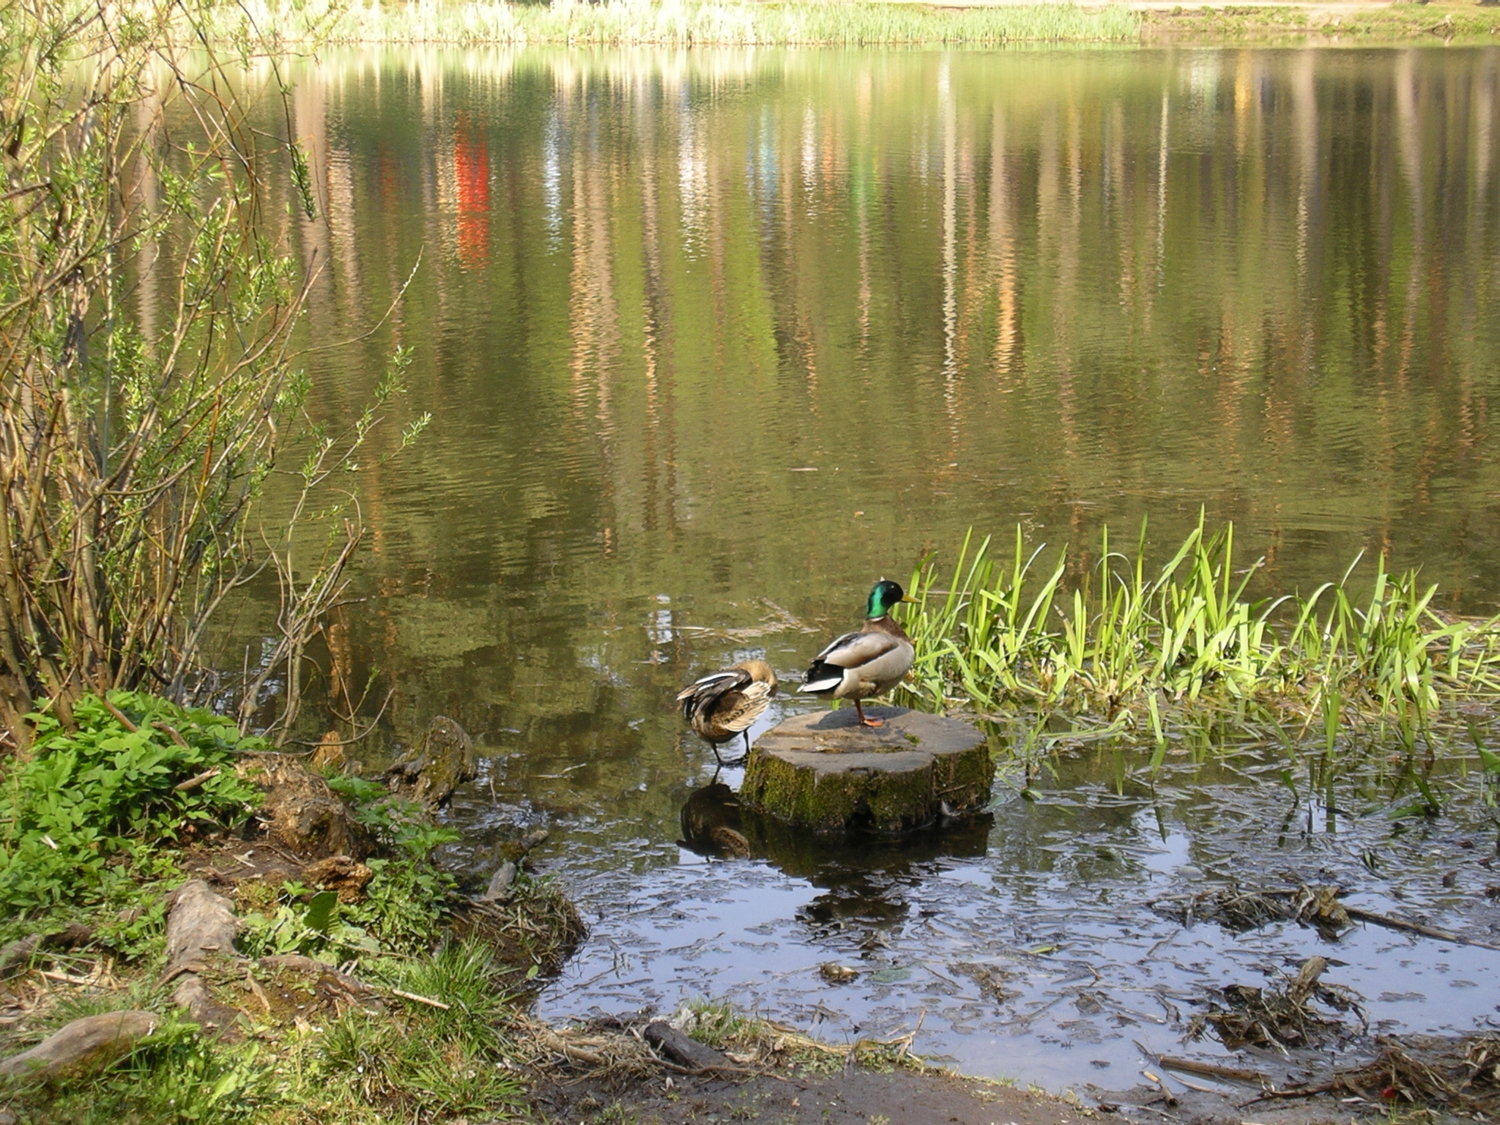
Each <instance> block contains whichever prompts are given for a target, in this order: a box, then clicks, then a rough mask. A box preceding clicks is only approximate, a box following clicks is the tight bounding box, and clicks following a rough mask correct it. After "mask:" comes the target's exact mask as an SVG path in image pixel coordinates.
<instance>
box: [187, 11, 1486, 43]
mask: <svg viewBox="0 0 1500 1125" xmlns="http://www.w3.org/2000/svg"><path fill="white" fill-rule="evenodd" d="M216 19H217V20H218V24H219V32H220V34H221V35H222V36H224V37H225V38H232V37H234V36H237V35H241V34H244V33H245V32H247V31H249V32H251V33H252V34H268V35H270V36H271V37H272V38H276V37H280V38H281V39H282V40H283V41H284V42H287V43H289V44H294V43H299V42H313V41H321V42H328V43H342V44H439V45H462V46H480V45H491V46H525V45H532V44H554V45H568V46H666V47H694V46H700V47H709V46H719V47H745V46H819V47H873V46H927V47H936V46H981V47H984V46H988V47H993V46H1001V45H1005V44H1047V43H1114V44H1122V45H1124V44H1142V43H1144V44H1147V45H1151V44H1174V45H1175V44H1183V45H1187V44H1192V45H1215V44H1236V45H1239V44H1254V43H1326V44H1342V45H1354V44H1359V45H1371V44H1380V43H1413V42H1416V43H1421V42H1427V43H1447V42H1455V41H1456V42H1467V43H1483V42H1495V37H1496V36H1497V35H1500V8H1494V7H1487V6H1483V5H1480V4H1477V3H1464V4H1456V5H1447V6H1439V5H1424V4H1393V5H1390V6H1388V7H1376V6H1369V7H1339V8H1328V7H1313V6H1305V5H1287V6H1284V7H1235V6H1233V5H1222V6H1218V7H1214V6H1196V5H1195V6H1189V7H1182V8H1175V9H1173V10H1165V11H1164V10H1146V9H1139V8H1132V7H1131V6H1130V5H1129V4H1115V5H1108V6H1100V7H1081V6H1077V5H1074V4H1070V3H1038V4H1014V5H1010V4H1007V5H998V6H973V7H960V8H950V7H942V6H937V5H934V6H928V5H926V4H917V3H886V2H872V3H828V2H825V3H818V2H809V0H791V2H787V3H754V2H748V0H718V2H702V0H660V2H656V3H640V2H632V0H609V2H606V3H598V4H591V3H583V2H575V3H561V4H506V3H496V2H493V0H452V2H434V0H417V2H414V3H405V4H401V3H386V4H382V3H379V2H378V0H377V2H373V3H359V2H356V3H354V4H350V5H343V4H338V3H334V2H332V0H313V2H311V3H307V4H303V5H297V6H285V5H282V4H280V3H268V2H267V0H254V2H252V3H248V4H246V5H244V6H242V7H235V8H224V9H222V10H221V11H220V12H219V13H218V14H217V16H216Z"/></svg>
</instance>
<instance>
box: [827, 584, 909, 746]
mask: <svg viewBox="0 0 1500 1125" xmlns="http://www.w3.org/2000/svg"><path fill="white" fill-rule="evenodd" d="M911 600H912V599H911V598H908V597H907V596H906V591H905V590H903V589H901V587H900V586H898V585H897V584H896V583H894V582H890V581H887V580H886V579H883V578H882V579H881V580H880V581H879V582H877V583H875V588H874V589H873V590H871V591H870V604H869V607H868V608H867V609H866V610H865V627H864V628H863V629H861V630H860V631H859V632H857V633H845V634H844V635H843V636H842V637H840V638H839V639H838V640H836V641H834V642H833V643H832V644H831V645H829V646H828V647H827V648H825V649H824V650H823V651H822V652H820V653H818V655H817V656H815V657H813V662H812V666H811V667H809V668H808V670H807V675H805V676H803V677H802V686H801V687H800V688H799V689H798V690H799V691H805V692H809V693H811V694H812V695H822V696H831V697H833V698H834V699H852V700H854V709H855V710H856V711H857V712H859V721H860V723H862V724H863V725H864V726H867V727H879V726H884V725H885V723H884V722H883V721H882V720H880V719H867V718H865V709H864V708H863V707H862V706H860V701H861V700H863V699H869V698H870V696H872V695H883V694H885V693H886V692H887V691H889V690H890V689H891V688H893V687H895V686H896V685H897V684H898V683H900V682H901V678H902V677H903V676H905V675H906V673H907V672H909V671H910V670H911V662H912V660H913V659H914V658H915V657H916V646H914V645H913V644H912V642H911V638H910V637H908V636H907V635H906V630H904V629H902V628H901V626H900V625H897V624H896V623H895V622H894V621H892V620H891V616H890V615H891V610H892V609H893V608H895V606H896V603H897V602H909V601H911Z"/></svg>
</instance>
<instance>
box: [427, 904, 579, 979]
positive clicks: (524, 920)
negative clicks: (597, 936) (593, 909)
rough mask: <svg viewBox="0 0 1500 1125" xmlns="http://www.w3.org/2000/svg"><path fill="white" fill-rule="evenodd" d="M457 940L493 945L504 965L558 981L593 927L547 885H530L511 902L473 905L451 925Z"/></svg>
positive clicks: (458, 913) (459, 911)
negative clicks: (533, 968) (531, 970)
mask: <svg viewBox="0 0 1500 1125" xmlns="http://www.w3.org/2000/svg"><path fill="white" fill-rule="evenodd" d="M449 928H450V931H451V932H452V934H453V936H454V937H455V938H458V939H459V940H465V939H469V938H474V939H477V940H479V941H483V942H484V943H485V944H486V945H488V946H489V947H490V949H491V951H492V953H493V955H494V958H495V960H496V961H498V962H499V963H500V964H502V965H515V966H520V967H521V968H522V969H529V968H530V966H533V965H535V966H537V967H538V969H539V970H540V972H542V973H543V974H545V975H548V976H552V975H555V974H556V973H558V972H560V971H561V970H562V966H563V962H564V961H566V960H567V959H568V957H569V956H570V955H571V954H572V952H573V951H574V950H575V949H577V948H578V945H579V943H580V942H581V941H583V939H584V938H585V937H586V936H587V935H588V925H587V924H586V923H585V922H584V920H583V916H582V915H581V914H579V913H578V908H577V907H576V906H574V905H573V903H572V901H571V900H570V899H568V898H567V897H566V896H565V895H563V894H562V893H561V892H560V891H558V890H556V889H555V888H553V887H552V886H551V884H549V883H547V882H545V881H539V882H527V883H525V884H523V889H521V890H520V891H518V892H517V893H515V894H513V895H512V896H511V897H510V898H508V899H507V901H505V902H485V901H483V900H479V899H471V900H469V901H467V902H464V903H461V904H459V905H458V906H457V907H456V908H455V909H454V910H453V913H452V915H451V917H450V920H449Z"/></svg>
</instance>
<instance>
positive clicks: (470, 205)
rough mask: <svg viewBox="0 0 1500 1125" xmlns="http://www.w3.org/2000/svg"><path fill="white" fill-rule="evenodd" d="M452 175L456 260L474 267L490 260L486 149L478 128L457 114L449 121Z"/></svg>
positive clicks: (467, 266)
mask: <svg viewBox="0 0 1500 1125" xmlns="http://www.w3.org/2000/svg"><path fill="white" fill-rule="evenodd" d="M453 178H454V179H455V180H456V181H457V183H458V261H459V264H460V265H462V266H463V267H464V268H465V269H478V268H480V267H482V266H485V265H488V264H489V260H490V220H489V213H490V153H489V148H488V147H487V146H486V145H485V143H484V137H483V135H482V134H481V133H480V132H479V130H477V129H474V128H471V127H470V125H469V121H468V119H467V118H466V117H465V116H463V115H460V116H459V118H458V120H457V121H455V122H454V124H453Z"/></svg>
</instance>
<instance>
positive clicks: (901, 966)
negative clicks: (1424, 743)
mask: <svg viewBox="0 0 1500 1125" xmlns="http://www.w3.org/2000/svg"><path fill="white" fill-rule="evenodd" d="M1254 764H1255V763H1253V762H1246V763H1243V765H1246V766H1253V765H1254ZM1170 772H1171V771H1164V776H1163V777H1162V778H1160V779H1158V786H1157V797H1156V798H1155V799H1153V798H1152V797H1151V796H1150V795H1149V794H1146V793H1137V794H1133V795H1132V794H1130V793H1125V794H1121V793H1119V792H1112V791H1108V790H1105V789H1102V788H1100V787H1097V786H1096V785H1091V784H1087V783H1083V784H1068V782H1069V779H1068V778H1066V777H1060V778H1059V779H1058V780H1057V782H1056V783H1055V784H1056V785H1057V786H1058V788H1057V789H1056V790H1054V791H1052V792H1044V793H1043V794H1042V795H1041V799H1040V800H1037V801H1021V800H1019V799H1014V800H1011V801H1008V802H1006V803H1004V804H1002V805H1001V806H1000V808H998V809H997V810H996V811H995V814H994V818H993V821H992V822H989V823H988V824H986V825H984V826H982V827H981V829H980V832H979V846H978V847H977V848H976V847H975V844H974V836H973V831H974V830H973V829H972V828H970V829H967V830H963V829H961V830H960V831H959V832H958V833H957V834H956V835H955V840H956V844H957V847H958V850H960V851H962V852H966V853H967V854H960V855H945V854H943V844H942V836H941V835H940V834H927V835H925V836H924V837H922V838H921V839H920V840H918V841H915V842H912V841H907V842H906V844H905V845H904V846H903V845H902V844H901V843H899V842H889V841H888V842H876V843H875V844H874V845H873V846H871V847H867V848H864V849H862V850H861V851H860V852H858V853H854V852H841V851H840V849H838V848H835V847H829V848H827V849H826V850H825V855H824V858H823V859H822V860H820V861H819V862H816V863H814V864H813V865H812V866H811V867H809V866H808V864H807V863H806V857H805V856H803V855H791V856H790V857H787V856H778V855H775V854H772V855H768V856H761V857H758V858H754V859H729V860H721V859H705V858H704V857H702V856H698V855H695V854H694V853H692V852H689V851H687V850H686V849H682V850H680V851H679V853H678V857H677V861H676V862H673V863H666V864H661V865H658V866H651V867H648V868H646V869H645V870H642V871H640V872H638V873H636V874H632V875H630V876H628V877H622V874H621V870H620V868H619V866H618V865H617V864H616V863H614V862H611V860H610V855H609V848H608V847H605V848H602V849H600V850H593V849H590V848H587V847H584V848H575V847H572V846H570V847H568V848H566V849H564V851H565V853H566V858H563V859H561V860H560V862H559V864H558V865H557V867H556V868H554V869H557V870H560V872H561V873H562V875H563V877H564V879H565V881H566V882H567V884H568V886H569V887H570V889H571V891H572V892H573V893H574V894H575V895H576V896H577V897H578V898H579V900H580V902H581V904H582V906H583V908H584V910H585V912H586V915H587V916H588V918H589V920H590V924H591V926H592V927H593V929H592V932H591V935H590V937H589V939H588V941H587V943H586V944H585V946H584V947H583V949H582V950H581V951H580V952H579V954H578V955H577V956H576V957H575V958H574V959H573V960H572V961H571V962H570V963H569V965H568V966H567V968H566V970H565V972H564V974H563V975H562V977H561V978H560V979H558V980H557V981H555V982H554V983H553V984H551V985H550V986H549V987H548V989H547V990H546V991H545V992H544V994H543V996H542V998H541V1002H540V1007H541V1012H542V1014H543V1015H545V1016H546V1017H548V1018H552V1019H563V1018H571V1017H585V1016H590V1015H596V1014H600V1013H609V1014H620V1013H622V1012H630V1011H636V1010H640V1009H654V1010H657V1011H667V1010H670V1009H673V1008H675V1007H676V1006H677V1005H678V1004H680V1003H682V1002H683V1001H687V1000H694V999H713V1000H727V1001H729V1002H731V1003H733V1004H734V1005H735V1006H736V1007H738V1008H740V1009H741V1010H747V1011H760V1012H765V1013H768V1014H774V1015H775V1016H776V1018H778V1019H783V1020H789V1021H791V1022H793V1023H796V1024H799V1025H801V1026H803V1027H805V1028H806V1029H808V1030H809V1031H812V1032H814V1033H816V1034H819V1035H822V1036H824V1037H825V1038H829V1039H831V1040H833V1041H836V1042H837V1041H844V1040H848V1039H852V1038H854V1037H856V1036H860V1035H873V1036H880V1037H884V1036H894V1035H899V1034H902V1033H904V1032H906V1031H910V1030H912V1029H913V1028H916V1027H917V1026H918V1025H919V1024H920V1028H921V1030H920V1033H919V1034H918V1036H917V1040H916V1044H915V1049H917V1050H918V1051H920V1052H923V1053H925V1054H928V1055H932V1056H937V1057H941V1058H946V1059H949V1060H951V1061H952V1062H954V1063H956V1064H957V1065H958V1066H960V1067H961V1068H962V1069H963V1070H964V1071H966V1072H969V1073H974V1074H981V1075H989V1076H994V1077H1023V1078H1024V1079H1025V1080H1027V1081H1032V1082H1038V1083H1040V1084H1043V1085H1045V1086H1048V1087H1052V1088H1063V1087H1068V1086H1078V1085H1081V1084H1084V1083H1088V1082H1094V1083H1105V1084H1108V1083H1121V1084H1125V1083H1130V1082H1133V1081H1134V1077H1135V1074H1136V1071H1137V1069H1138V1068H1139V1066H1140V1065H1141V1057H1140V1049H1139V1047H1138V1046H1137V1043H1140V1044H1144V1045H1145V1046H1147V1047H1148V1048H1150V1049H1151V1050H1153V1051H1158V1052H1163V1053H1169V1054H1177V1055H1195V1056H1199V1057H1203V1058H1207V1059H1213V1058H1223V1057H1224V1056H1225V1054H1226V1052H1225V1051H1224V1049H1223V1048H1222V1047H1221V1046H1220V1045H1218V1044H1217V1043H1216V1042H1215V1041H1213V1040H1211V1039H1207V1038H1205V1039H1201V1040H1196V1041H1186V1040H1185V1036H1186V1035H1187V1031H1188V1024H1189V1021H1190V1020H1191V1017H1192V1016H1193V1015H1194V1014H1197V1013H1200V1012H1202V1011H1204V1010H1205V1008H1204V1004H1205V1001H1206V1000H1208V999H1209V998H1211V997H1212V996H1213V994H1214V993H1213V990H1215V989H1219V988H1223V987H1224V986H1226V985H1229V984H1232V983H1242V984H1248V985H1254V986H1265V985H1268V984H1275V983H1277V982H1282V983H1284V982H1285V980H1286V979H1288V978H1289V977H1290V975H1292V974H1294V973H1295V972H1296V970H1297V968H1298V967H1299V966H1300V965H1301V964H1302V962H1303V961H1305V960H1306V959H1307V958H1308V957H1310V956H1312V955H1314V954H1321V955H1323V956H1325V957H1327V958H1328V959H1329V962H1330V968H1329V970H1328V972H1327V974H1326V975H1325V978H1324V979H1325V981H1327V982H1330V983H1335V984H1338V985H1340V986H1343V987H1344V988H1347V989H1350V990H1352V992H1353V993H1354V994H1356V995H1357V996H1358V997H1359V998H1360V1003H1361V1004H1362V1006H1363V1008H1364V1011H1365V1013H1366V1015H1367V1018H1368V1020H1369V1023H1370V1027H1371V1028H1372V1029H1375V1030H1379V1031H1438V1032H1450V1033H1459V1032H1463V1031H1467V1030H1473V1029H1475V1028H1476V1027H1485V1026H1493V1025H1495V1017H1496V1008H1495V997H1496V995H1500V953H1497V952H1493V951H1491V950H1487V949H1482V948H1478V947H1475V946H1466V945H1460V944H1455V943H1452V942H1443V941H1435V940H1433V939H1431V938H1426V937H1420V936H1417V935H1414V934H1409V933H1401V932H1397V931H1393V930H1388V929H1383V928H1380V927H1377V926H1371V925H1358V926H1356V927H1354V928H1353V929H1351V930H1350V931H1348V932H1347V933H1345V934H1344V935H1342V936H1341V937H1339V938H1338V939H1337V940H1336V941H1334V940H1329V939H1327V938H1324V937H1322V936H1320V935H1319V933H1318V932H1317V931H1316V930H1314V929H1312V928H1309V927H1304V926H1300V925H1298V924H1296V923H1293V922H1274V923H1271V924H1269V925H1266V926H1263V927H1261V928H1259V929H1255V930H1251V931H1248V932H1244V933H1235V932H1231V931H1229V930H1227V929H1224V928H1223V927H1221V926H1219V925H1218V924H1216V923H1213V922H1208V921H1196V922H1189V923H1187V924H1184V923H1183V922H1182V921H1180V920H1174V916H1173V914H1172V912H1171V911H1170V910H1164V909H1160V908H1154V907H1157V905H1158V904H1160V903H1161V901H1162V900H1165V899H1181V898H1183V897H1185V896H1190V895H1192V894H1195V893H1198V892H1200V891H1205V890H1210V891H1211V890H1215V889H1220V888H1225V887H1230V886H1238V887H1243V888H1247V889H1248V888H1256V887H1268V886H1276V887H1281V886H1287V885H1293V886H1294V885H1296V884H1297V883H1298V882H1304V883H1312V882H1331V883H1337V884H1338V885H1340V886H1343V887H1345V888H1347V889H1349V890H1350V892H1351V893H1350V895H1349V896H1348V899H1347V902H1348V903H1349V904H1350V905H1356V906H1360V907H1363V908H1365V909H1367V910H1373V911H1377V912H1385V913H1390V914H1396V915H1400V916H1403V917H1418V916H1420V917H1425V918H1429V919H1430V920H1431V921H1432V922H1433V924H1437V925H1442V926H1446V927H1451V928H1454V929H1458V930H1466V931H1469V932H1478V933H1486V932H1488V931H1489V929H1490V928H1491V927H1494V926H1496V924H1497V920H1500V916H1497V913H1496V911H1495V910H1494V908H1493V907H1492V906H1490V905H1489V904H1488V903H1487V901H1486V900H1485V899H1484V898H1483V896H1482V895H1479V894H1476V893H1472V892H1471V893H1469V894H1468V895H1467V896H1460V895H1455V893H1454V892H1453V891H1452V889H1451V888H1445V887H1444V885H1443V878H1442V877H1443V874H1444V873H1445V872H1448V871H1451V870H1453V869H1454V866H1455V865H1462V868H1463V872H1464V874H1463V876H1462V878H1463V880H1464V882H1465V883H1466V884H1473V883H1478V882H1479V881H1480V880H1481V879H1487V878H1488V875H1487V869H1486V868H1484V867H1482V866H1481V865H1480V864H1479V862H1478V861H1479V860H1480V859H1482V858H1483V857H1482V856H1478V855H1476V854H1475V849H1474V848H1473V847H1469V846H1466V844H1469V843H1471V841H1470V840H1469V839H1468V837H1467V836H1466V835H1465V833H1464V832H1463V831H1462V830H1453V831H1450V832H1448V833H1447V834H1445V835H1440V834H1437V833H1432V832H1428V831H1426V830H1424V829H1423V828H1421V827H1420V826H1419V827H1417V828H1415V829H1412V830H1409V831H1408V830H1401V829H1400V827H1399V825H1396V824H1395V822H1393V821H1392V820H1391V819H1390V818H1389V817H1387V816H1385V815H1383V814H1382V815H1371V816H1365V817H1358V818H1352V819H1351V820H1350V821H1348V822H1347V823H1346V824H1343V823H1338V822H1335V823H1336V824H1338V827H1339V831H1338V832H1337V833H1332V832H1327V831H1320V830H1319V829H1318V824H1319V821H1318V819H1317V818H1313V821H1312V822H1311V826H1309V825H1308V823H1306V822H1302V821H1301V820H1300V819H1299V818H1296V817H1294V818H1293V819H1294V820H1295V821H1297V824H1296V826H1295V827H1294V828H1293V829H1292V830H1288V829H1287V828H1286V827H1285V824H1284V822H1285V821H1286V819H1287V814H1288V812H1289V811H1291V812H1293V813H1295V812H1296V811H1297V810H1296V809H1290V810H1289V808H1288V806H1289V805H1290V804H1291V802H1290V800H1289V795H1288V794H1287V793H1286V791H1285V790H1284V789H1280V788H1279V787H1278V788H1277V789H1276V790H1272V789H1271V788H1270V787H1267V786H1255V787H1245V786H1243V785H1241V786H1239V787H1232V786H1229V785H1226V784H1222V783H1211V784H1210V783H1205V782H1204V781H1203V780H1202V779H1201V778H1200V777H1196V776H1195V775H1196V773H1197V772H1198V771H1196V770H1193V769H1191V768H1182V769H1179V770H1178V771H1176V772H1177V774H1178V775H1179V777H1180V780H1181V782H1182V784H1181V785H1180V786H1178V787H1175V788H1174V787H1173V786H1172V784H1171V780H1170V778H1169V777H1168V776H1167V775H1168V774H1169V773H1170ZM1449 812H1450V816H1451V815H1452V814H1453V812H1454V810H1452V809H1450V810H1449ZM1473 826H1474V827H1475V828H1479V827H1482V813H1481V812H1480V811H1479V810H1475V816H1474V819H1473ZM1449 827H1450V828H1452V827H1453V825H1452V824H1451V823H1450V825H1449ZM1205 829H1207V830H1205ZM1372 850H1375V851H1378V852H1379V853H1380V854H1381V856H1383V857H1384V858H1383V860H1382V861H1381V862H1383V863H1384V865H1385V868H1386V871H1387V872H1388V873H1387V874H1384V875H1381V874H1377V873H1375V872H1372V870H1371V868H1370V855H1369V853H1370V852H1371V851H1372ZM616 858H618V857H616ZM1176 917H1177V918H1180V914H1179V915H1176ZM829 961H833V962H837V963H839V964H842V965H847V966H849V967H851V968H854V969H856V970H857V971H858V974H859V975H858V976H857V977H856V978H855V979H854V980H852V981H850V982H848V983H832V982H831V981H830V979H828V978H825V976H824V975H823V974H822V973H821V972H820V966H822V965H823V964H824V963H826V962H829Z"/></svg>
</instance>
